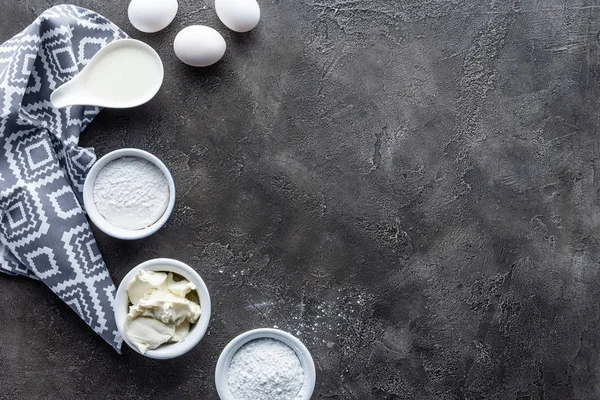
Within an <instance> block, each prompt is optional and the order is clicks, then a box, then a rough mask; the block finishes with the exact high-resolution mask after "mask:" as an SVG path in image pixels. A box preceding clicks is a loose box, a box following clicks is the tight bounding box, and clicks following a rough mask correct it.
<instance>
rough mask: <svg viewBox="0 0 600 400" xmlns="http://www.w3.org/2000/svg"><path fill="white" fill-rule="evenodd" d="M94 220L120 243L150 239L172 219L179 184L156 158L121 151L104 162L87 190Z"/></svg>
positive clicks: (93, 173)
mask: <svg viewBox="0 0 600 400" xmlns="http://www.w3.org/2000/svg"><path fill="white" fill-rule="evenodd" d="M83 204H84V207H85V210H86V212H87V214H88V216H89V217H90V220H91V221H92V222H93V223H94V225H96V226H97V227H98V228H99V229H100V230H101V231H103V232H104V233H106V234H108V235H110V236H113V237H115V238H118V239H125V240H134V239H141V238H144V237H147V236H150V235H151V234H153V233H154V232H156V231H157V230H159V229H160V228H161V227H162V226H163V225H164V224H165V222H166V221H167V220H168V219H169V217H170V216H171V212H172V211H173V207H174V206H175V182H174V181H173V177H172V176H171V173H170V172H169V170H168V169H167V167H166V166H165V165H164V164H163V162H162V161H160V160H159V159H158V158H157V157H156V156H154V155H152V154H150V153H148V152H147V151H143V150H140V149H132V148H128V149H120V150H115V151H113V152H110V153H108V154H107V155H105V156H104V157H102V158H100V159H99V160H98V161H97V162H96V163H95V164H94V165H93V166H92V168H91V169H90V172H89V173H88V176H87V178H86V180H85V184H84V186H83Z"/></svg>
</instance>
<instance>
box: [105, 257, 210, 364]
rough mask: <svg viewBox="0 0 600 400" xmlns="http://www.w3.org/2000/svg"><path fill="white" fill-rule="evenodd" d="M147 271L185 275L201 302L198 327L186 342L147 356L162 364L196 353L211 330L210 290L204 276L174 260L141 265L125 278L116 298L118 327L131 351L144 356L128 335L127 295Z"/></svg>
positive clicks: (165, 346) (155, 260)
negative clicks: (197, 346)
mask: <svg viewBox="0 0 600 400" xmlns="http://www.w3.org/2000/svg"><path fill="white" fill-rule="evenodd" d="M142 269H143V270H146V271H165V272H173V273H176V274H179V275H181V276H182V277H184V278H185V279H187V280H188V281H190V282H192V283H193V284H194V285H196V291H197V292H198V297H199V298H200V309H201V310H202V313H201V314H200V319H199V320H198V322H196V323H195V324H194V325H192V326H191V329H190V333H189V334H188V335H187V336H186V338H185V339H184V340H183V341H181V342H179V343H165V344H163V345H162V346H160V347H158V348H157V349H154V350H148V351H147V352H146V353H145V354H144V355H145V356H146V357H150V358H156V359H159V360H166V359H170V358H175V357H179V356H180V355H183V354H185V353H187V352H188V351H190V350H191V349H193V348H194V347H195V346H196V345H197V344H198V342H200V340H201V339H202V337H203V336H204V334H205V333H206V329H207V328H208V322H209V321H210V296H209V294H208V289H207V288H206V285H205V284H204V281H203V280H202V278H200V275H198V273H197V272H196V271H194V269H193V268H192V267H190V266H189V265H187V264H184V263H182V262H181V261H177V260H173V259H170V258H155V259H153V260H148V261H146V262H143V263H141V264H140V265H138V266H137V267H135V268H133V269H132V270H131V271H129V273H128V274H127V275H125V278H123V280H122V281H121V284H120V285H119V288H118V289H117V294H116V296H115V321H116V323H117V329H118V330H119V333H120V334H121V336H122V337H123V340H124V341H125V343H127V345H128V346H129V347H131V348H132V349H134V350H135V351H137V352H138V353H140V354H142V353H141V352H140V351H139V350H138V348H137V347H135V345H134V344H133V343H131V342H130V341H129V339H128V338H127V335H125V318H126V317H127V313H128V312H129V304H130V303H129V295H128V294H127V287H128V286H129V282H131V280H132V279H133V277H134V276H135V275H136V274H137V273H138V271H140V270H142Z"/></svg>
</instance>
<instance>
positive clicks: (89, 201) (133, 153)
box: [83, 148, 175, 240]
mask: <svg viewBox="0 0 600 400" xmlns="http://www.w3.org/2000/svg"><path fill="white" fill-rule="evenodd" d="M121 157H139V158H143V159H144V160H147V161H150V162H151V163H152V164H154V165H156V166H157V167H158V169H160V170H161V171H162V173H163V175H164V176H165V178H166V179H167V183H168V185H169V203H168V204H167V208H166V209H165V212H164V213H163V214H162V215H161V217H160V218H159V219H158V220H157V221H156V222H154V223H153V224H152V225H150V226H147V227H145V228H142V229H125V228H119V227H118V226H115V225H113V224H111V223H110V222H108V220H107V219H106V218H104V217H103V216H102V214H100V212H99V211H98V208H97V207H96V203H95V201H94V184H95V183H96V177H97V176H98V173H99V172H100V171H101V170H102V168H104V167H105V166H106V164H108V163H109V162H111V161H114V160H116V159H118V158H121ZM83 206H84V207H85V210H86V212H87V215H88V217H90V220H91V221H92V222H93V223H94V225H96V226H97V227H98V229H100V230H101V231H102V232H104V233H106V234H107V235H110V236H112V237H114V238H117V239H124V240H136V239H142V238H145V237H148V236H150V235H152V234H153V233H155V232H156V231H158V230H159V229H160V228H162V226H163V225H164V224H165V223H166V222H167V220H168V219H169V217H170V216H171V213H172V212H173V208H174V207H175V181H174V180H173V176H172V175H171V172H170V171H169V169H168V168H167V167H166V165H165V164H164V163H163V162H162V161H161V160H160V159H159V158H158V157H156V156H155V155H154V154H151V153H148V152H147V151H144V150H141V149H135V148H126V149H119V150H114V151H111V152H110V153H108V154H106V155H105V156H103V157H102V158H100V159H99V160H98V161H96V163H95V164H94V165H93V166H92V168H90V171H89V172H88V175H87V178H86V179H85V183H84V184H83Z"/></svg>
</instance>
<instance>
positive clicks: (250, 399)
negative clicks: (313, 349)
mask: <svg viewBox="0 0 600 400" xmlns="http://www.w3.org/2000/svg"><path fill="white" fill-rule="evenodd" d="M228 375H229V377H228V384H229V389H230V390H231V393H232V394H233V396H234V397H235V398H236V400H293V399H295V398H296V395H297V394H298V392H299V391H300V389H302V385H303V384H304V371H303V369H302V364H301V363H300V359H298V356H297V355H296V352H295V351H294V350H292V349H291V348H290V347H289V346H288V345H286V344H285V343H283V342H281V341H279V340H276V339H256V340H253V341H251V342H248V343H246V344H245V345H244V346H242V347H241V348H240V349H239V350H238V351H237V352H236V353H235V354H234V355H233V358H232V359H231V363H230V364H229V371H228Z"/></svg>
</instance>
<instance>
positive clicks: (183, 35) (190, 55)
mask: <svg viewBox="0 0 600 400" xmlns="http://www.w3.org/2000/svg"><path fill="white" fill-rule="evenodd" d="M226 47H227V45H226V44H225V39H223V36H221V34H220V33H219V32H217V31H215V30H214V29H213V28H211V27H208V26H204V25H192V26H188V27H187V28H184V29H182V30H181V31H180V32H179V33H178V34H177V36H175V42H173V49H174V50H175V55H177V57H178V58H179V59H180V60H181V61H183V62H184V63H186V64H188V65H191V66H193V67H207V66H209V65H212V64H214V63H216V62H217V61H219V60H220V59H221V57H223V54H225V49H226Z"/></svg>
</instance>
